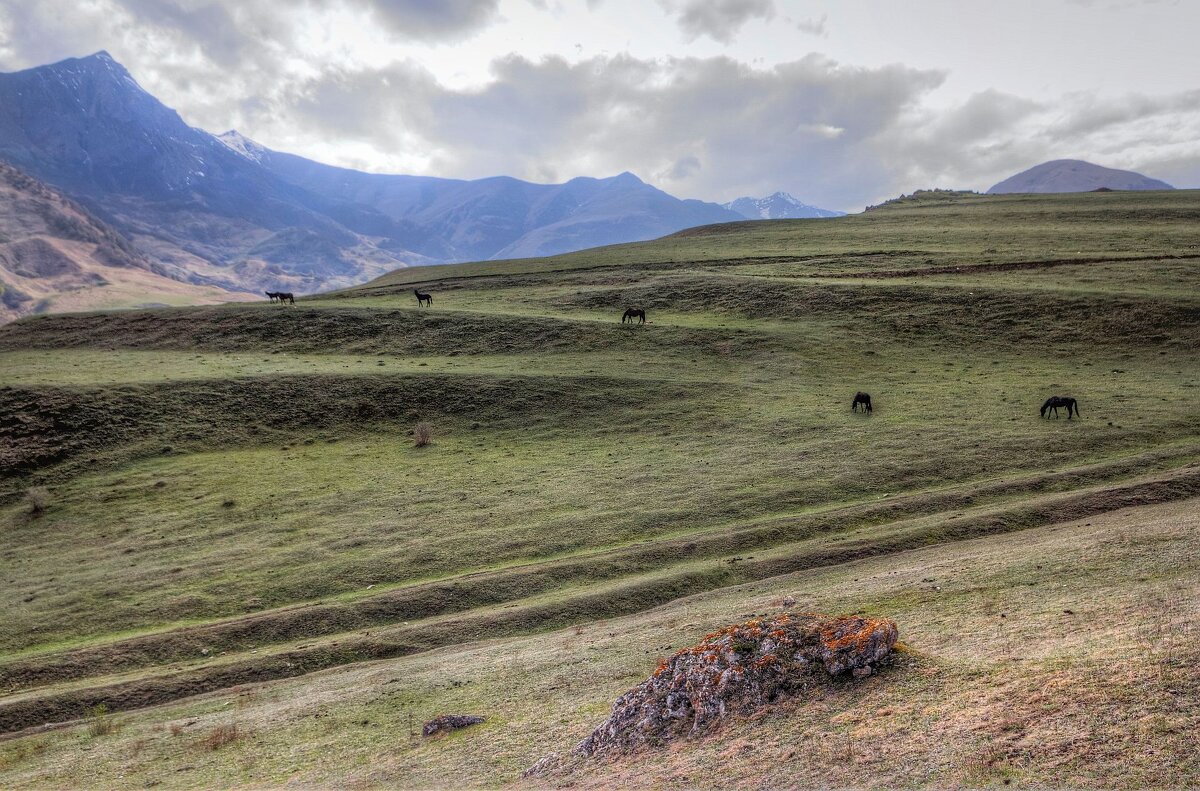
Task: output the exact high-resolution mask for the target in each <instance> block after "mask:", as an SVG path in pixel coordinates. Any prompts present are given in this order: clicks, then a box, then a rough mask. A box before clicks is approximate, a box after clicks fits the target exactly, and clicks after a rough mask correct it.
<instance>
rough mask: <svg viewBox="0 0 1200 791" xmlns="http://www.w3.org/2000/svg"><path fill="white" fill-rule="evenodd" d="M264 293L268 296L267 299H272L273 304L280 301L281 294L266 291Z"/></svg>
mask: <svg viewBox="0 0 1200 791" xmlns="http://www.w3.org/2000/svg"><path fill="white" fill-rule="evenodd" d="M263 293H264V294H266V295H267V298H268V299H270V300H271V301H272V302H278V301H279V292H278V291H264V292H263Z"/></svg>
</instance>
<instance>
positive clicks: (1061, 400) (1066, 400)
mask: <svg viewBox="0 0 1200 791" xmlns="http://www.w3.org/2000/svg"><path fill="white" fill-rule="evenodd" d="M1060 406H1061V407H1066V408H1067V420H1070V419H1071V412H1072V411H1074V412H1075V417H1079V403H1078V402H1076V401H1075V399H1074V398H1071V397H1070V396H1050V397H1049V398H1047V399H1046V402H1045V403H1044V404H1042V411H1041V415H1042V417H1045V416H1046V412H1047V411H1052V412H1054V417H1056V418H1057V417H1058V408H1059V407H1060Z"/></svg>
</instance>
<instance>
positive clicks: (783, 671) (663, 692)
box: [575, 613, 898, 755]
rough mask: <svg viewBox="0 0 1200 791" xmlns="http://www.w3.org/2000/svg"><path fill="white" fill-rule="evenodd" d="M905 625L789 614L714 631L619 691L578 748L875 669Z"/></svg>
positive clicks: (627, 745)
mask: <svg viewBox="0 0 1200 791" xmlns="http://www.w3.org/2000/svg"><path fill="white" fill-rule="evenodd" d="M897 636H898V631H897V629H896V623H895V621H892V620H891V619H888V618H864V617H861V616H857V615H839V616H828V615H821V614H818V613H802V614H796V613H783V614H781V615H779V616H776V617H773V618H755V619H753V620H750V621H747V622H746V623H743V624H735V625H733V626H726V627H724V628H723V629H718V630H716V631H715V632H710V633H709V634H707V635H705V636H704V639H703V640H702V641H701V642H700V643H698V644H697V645H694V646H690V647H688V648H683V649H680V650H679V651H677V652H676V653H675V654H674V655H673V656H672V657H671V658H670V659H668V660H666V662H664V663H661V664H660V665H659V666H658V668H656V669H655V671H654V674H653V675H652V676H651V677H650V678H649V679H647V680H646V681H644V682H642V683H641V684H639V685H638V686H636V687H634V688H633V689H631V690H630V691H629V692H626V693H625V694H624V695H622V696H621V697H619V698H617V701H616V703H615V704H614V705H613V711H612V715H611V716H610V717H609V718H608V719H607V720H605V721H604V722H603V723H601V724H600V726H599V727H597V728H596V730H595V731H593V732H592V734H591V735H590V736H588V737H587V738H586V739H584V740H583V741H582V742H580V743H579V745H578V746H577V747H576V748H575V752H576V753H578V754H581V755H596V754H600V753H606V752H610V751H614V750H615V751H624V750H630V749H633V748H636V747H638V746H641V745H644V744H661V743H663V742H666V741H668V740H670V739H672V738H674V737H676V736H679V735H686V734H694V733H698V732H700V731H703V730H704V729H706V728H708V727H710V726H711V725H713V724H714V723H716V722H718V721H720V720H721V719H723V718H725V717H727V716H729V715H732V714H750V713H752V712H754V711H755V710H757V709H759V708H761V707H763V706H765V705H767V704H769V703H771V702H773V701H775V700H776V699H778V698H779V697H780V696H781V695H794V694H802V693H803V692H804V690H805V689H806V688H807V687H809V686H810V685H812V684H814V683H816V682H817V681H818V680H819V678H821V677H828V676H833V675H838V674H841V673H844V672H846V671H850V672H852V673H853V675H854V676H855V677H856V678H857V677H862V676H866V675H870V673H871V672H872V668H873V667H874V665H875V664H876V663H878V662H879V661H880V660H882V659H883V658H884V657H886V656H887V655H888V653H890V652H891V650H892V647H893V646H895V644H896V639H897Z"/></svg>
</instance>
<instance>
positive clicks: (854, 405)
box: [850, 390, 872, 412]
mask: <svg viewBox="0 0 1200 791" xmlns="http://www.w3.org/2000/svg"><path fill="white" fill-rule="evenodd" d="M860 406H861V407H862V409H863V412H870V411H872V410H871V394H870V393H864V392H862V391H861V390H860V391H859V392H857V393H855V394H854V401H853V402H851V404H850V411H851V412H857V411H858V408H859V407H860Z"/></svg>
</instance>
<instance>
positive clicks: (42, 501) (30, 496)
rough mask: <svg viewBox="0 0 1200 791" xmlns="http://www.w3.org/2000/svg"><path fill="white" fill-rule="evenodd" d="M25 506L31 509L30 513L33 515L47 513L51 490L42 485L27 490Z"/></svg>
mask: <svg viewBox="0 0 1200 791" xmlns="http://www.w3.org/2000/svg"><path fill="white" fill-rule="evenodd" d="M25 507H26V508H27V509H29V515H30V516H33V517H38V516H41V515H42V514H44V513H46V509H47V508H49V507H50V490H49V489H46V488H45V487H42V486H34V487H33V488H32V489H29V490H27V491H26V492H25Z"/></svg>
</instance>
